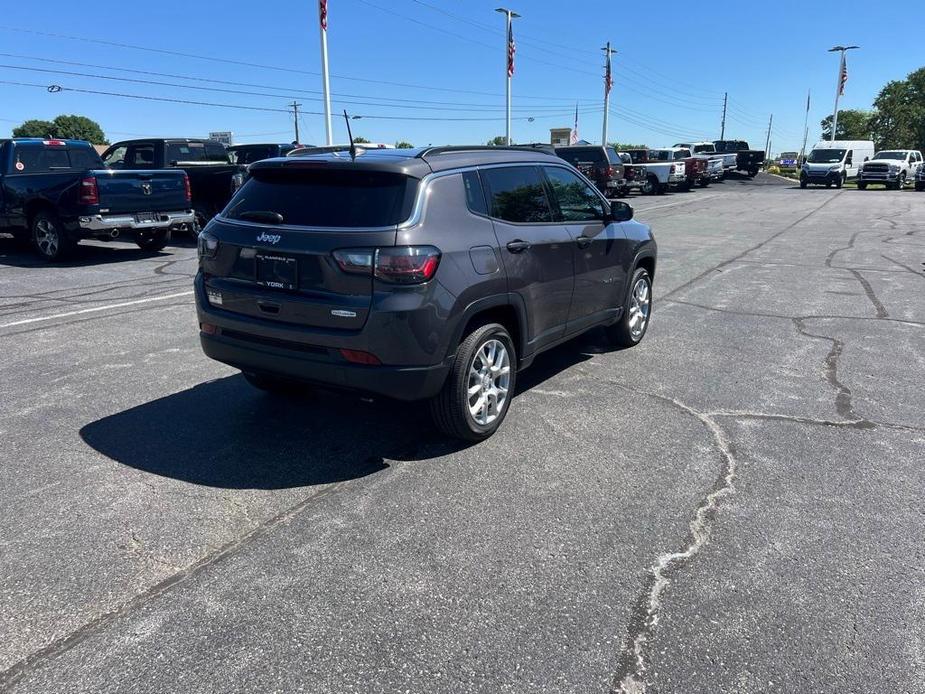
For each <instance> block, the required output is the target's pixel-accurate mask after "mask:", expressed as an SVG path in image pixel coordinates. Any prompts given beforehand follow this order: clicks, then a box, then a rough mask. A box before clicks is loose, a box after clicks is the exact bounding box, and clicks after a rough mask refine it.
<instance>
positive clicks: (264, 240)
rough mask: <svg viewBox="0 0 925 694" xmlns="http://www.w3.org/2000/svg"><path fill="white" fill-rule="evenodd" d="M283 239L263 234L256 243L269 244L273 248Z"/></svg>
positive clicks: (274, 235)
mask: <svg viewBox="0 0 925 694" xmlns="http://www.w3.org/2000/svg"><path fill="white" fill-rule="evenodd" d="M281 238H283V237H282V236H280V235H279V234H268V233H267V232H263V233H262V234H260V236H258V237H257V242H258V243H269V244H270V245H271V246H275V245H276V244H278V243H279V241H280V239H281Z"/></svg>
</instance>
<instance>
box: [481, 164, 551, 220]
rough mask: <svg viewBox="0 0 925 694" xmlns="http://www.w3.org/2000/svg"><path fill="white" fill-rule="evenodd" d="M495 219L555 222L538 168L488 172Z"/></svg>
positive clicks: (484, 177)
mask: <svg viewBox="0 0 925 694" xmlns="http://www.w3.org/2000/svg"><path fill="white" fill-rule="evenodd" d="M482 180H483V182H484V183H485V185H486V187H487V188H488V198H489V201H490V202H489V205H490V209H491V216H492V217H495V218H496V219H502V220H504V221H505V222H514V223H520V224H536V223H542V222H551V221H552V211H551V209H550V207H549V200H548V199H547V198H546V189H545V186H544V185H543V179H542V177H541V176H540V171H539V169H538V168H537V167H535V166H509V167H504V168H498V169H484V170H483V171H482Z"/></svg>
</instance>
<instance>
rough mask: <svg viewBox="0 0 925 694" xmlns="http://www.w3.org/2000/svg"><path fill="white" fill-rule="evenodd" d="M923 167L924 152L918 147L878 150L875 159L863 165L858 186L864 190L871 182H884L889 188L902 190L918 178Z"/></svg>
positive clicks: (859, 173)
mask: <svg viewBox="0 0 925 694" xmlns="http://www.w3.org/2000/svg"><path fill="white" fill-rule="evenodd" d="M922 167H923V163H922V153H921V152H920V151H918V150H917V149H889V150H884V151H882V152H877V153H876V154H875V155H874V158H873V159H871V160H870V161H865V162H864V163H863V164H862V165H861V170H860V172H858V188H859V189H860V190H864V189H865V188H867V186H868V185H870V184H871V183H882V184H883V185H884V186H886V187H887V188H891V189H893V190H902V189H903V188H905V187H906V183H907V182H911V181H915V180H916V174H917V173H918V172H919V169H921V168H922ZM916 189H917V190H918V188H916Z"/></svg>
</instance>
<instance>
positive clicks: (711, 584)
mask: <svg viewBox="0 0 925 694" xmlns="http://www.w3.org/2000/svg"><path fill="white" fill-rule="evenodd" d="M630 202H631V204H633V205H634V206H635V207H636V211H637V218H639V219H641V220H642V221H646V222H649V223H651V224H652V225H653V227H654V229H655V233H656V235H657V239H658V242H659V267H658V271H657V274H656V277H655V297H656V301H655V309H654V318H653V323H652V325H651V328H650V330H649V333H648V336H647V337H646V339H645V341H644V342H643V344H642V345H641V346H640V347H638V348H636V349H633V350H629V351H623V352H620V351H608V350H607V348H606V347H605V345H604V342H603V340H602V339H601V337H600V336H599V335H597V334H596V333H592V334H589V335H588V336H586V337H584V338H582V339H580V340H578V341H576V342H573V343H571V344H568V345H565V346H564V347H561V348H558V349H557V350H555V351H554V352H552V353H549V354H547V355H545V356H543V357H541V358H539V359H537V361H536V363H535V365H534V366H533V367H531V368H530V369H529V370H527V371H526V372H524V374H523V376H522V378H521V380H520V382H519V384H518V386H519V388H518V390H519V391H520V392H519V395H518V396H517V398H516V400H515V401H514V403H513V407H512V410H511V413H510V415H509V417H508V419H507V421H506V422H505V424H504V426H503V427H502V429H501V430H500V432H499V433H498V434H497V435H496V436H494V437H493V438H491V439H490V440H488V441H486V442H484V443H481V444H478V445H475V446H471V447H462V446H459V445H456V444H450V443H447V442H446V441H445V440H443V439H441V438H440V437H439V436H438V435H436V434H435V433H434V432H433V430H432V429H431V426H430V424H429V422H428V420H427V417H426V413H425V411H424V410H423V408H421V407H407V406H399V407H396V406H395V405H394V404H391V403H388V402H374V403H368V402H363V401H360V400H358V399H357V398H352V397H348V396H343V395H338V394H333V393H327V392H321V391H319V392H314V393H312V394H310V395H308V396H306V397H305V398H302V399H292V400H283V401H278V400H273V399H272V398H270V397H269V396H267V395H264V394H262V393H260V392H257V391H255V390H253V389H251V388H250V387H249V386H248V385H247V384H246V383H245V382H244V380H243V378H241V377H240V376H239V375H237V374H236V373H235V372H234V371H233V370H232V369H230V368H227V367H225V366H223V365H220V364H218V363H215V362H211V361H209V360H208V359H206V358H205V357H204V356H203V355H202V353H201V351H200V349H199V345H198V337H197V331H196V323H195V315H194V310H193V305H192V296H191V290H190V281H191V277H192V275H193V274H194V272H195V267H196V260H195V255H196V252H195V247H194V245H193V243H192V242H182V241H181V242H179V243H178V244H176V245H173V246H169V247H168V248H167V249H166V250H165V251H164V252H162V253H156V254H145V253H143V252H141V251H139V250H138V249H137V248H136V247H135V246H134V245H131V244H128V243H112V244H95V245H87V246H86V247H81V250H80V252H79V253H78V255H77V256H76V257H75V259H74V260H73V261H71V262H69V263H67V264H66V265H64V266H47V265H44V264H42V263H41V262H40V261H38V260H37V259H36V258H34V257H33V256H32V255H30V254H29V253H27V252H22V251H20V250H17V249H16V248H15V247H14V245H13V243H12V241H11V240H7V239H3V240H0V345H2V354H3V360H2V365H0V374H2V380H0V396H2V397H0V413H2V415H0V434H2V440H3V442H4V445H3V448H2V452H0V461H2V465H0V691H4V692H7V691H8V692H16V693H21V692H42V693H48V692H64V691H67V692H152V693H153V692H245V691H247V692H312V693H321V692H331V693H335V692H336V693H338V694H342V693H346V692H358V693H359V692H362V693H369V692H517V693H522V692H576V693H577V692H581V693H587V692H603V693H606V692H610V691H616V692H619V691H624V692H839V693H840V694H841V693H845V692H858V693H860V692H916V693H922V692H925V499H923V493H922V492H923V490H925V391H923V387H922V384H923V379H925V298H923V295H925V274H923V270H925V265H923V262H925V223H923V220H925V194H914V193H895V192H888V191H880V190H876V191H874V190H868V191H866V192H861V191H856V190H840V191H839V190H834V189H832V190H827V189H824V188H820V189H809V190H805V191H801V190H799V189H796V188H794V187H793V186H792V185H791V184H789V183H786V182H783V181H781V180H780V179H773V178H765V177H764V176H763V175H762V176H759V178H758V179H756V180H754V181H747V180H740V179H736V180H732V181H728V182H726V183H725V184H721V185H715V186H712V187H710V188H708V189H705V190H697V191H695V192H693V193H688V194H675V195H668V196H663V197H650V198H637V197H635V196H634V197H633V198H631V199H630Z"/></svg>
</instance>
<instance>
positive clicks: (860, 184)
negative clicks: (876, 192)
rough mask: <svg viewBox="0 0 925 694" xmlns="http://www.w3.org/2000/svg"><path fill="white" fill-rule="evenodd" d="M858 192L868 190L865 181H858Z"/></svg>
mask: <svg viewBox="0 0 925 694" xmlns="http://www.w3.org/2000/svg"><path fill="white" fill-rule="evenodd" d="M858 190H867V184H866V183H865V182H864V181H858Z"/></svg>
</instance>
